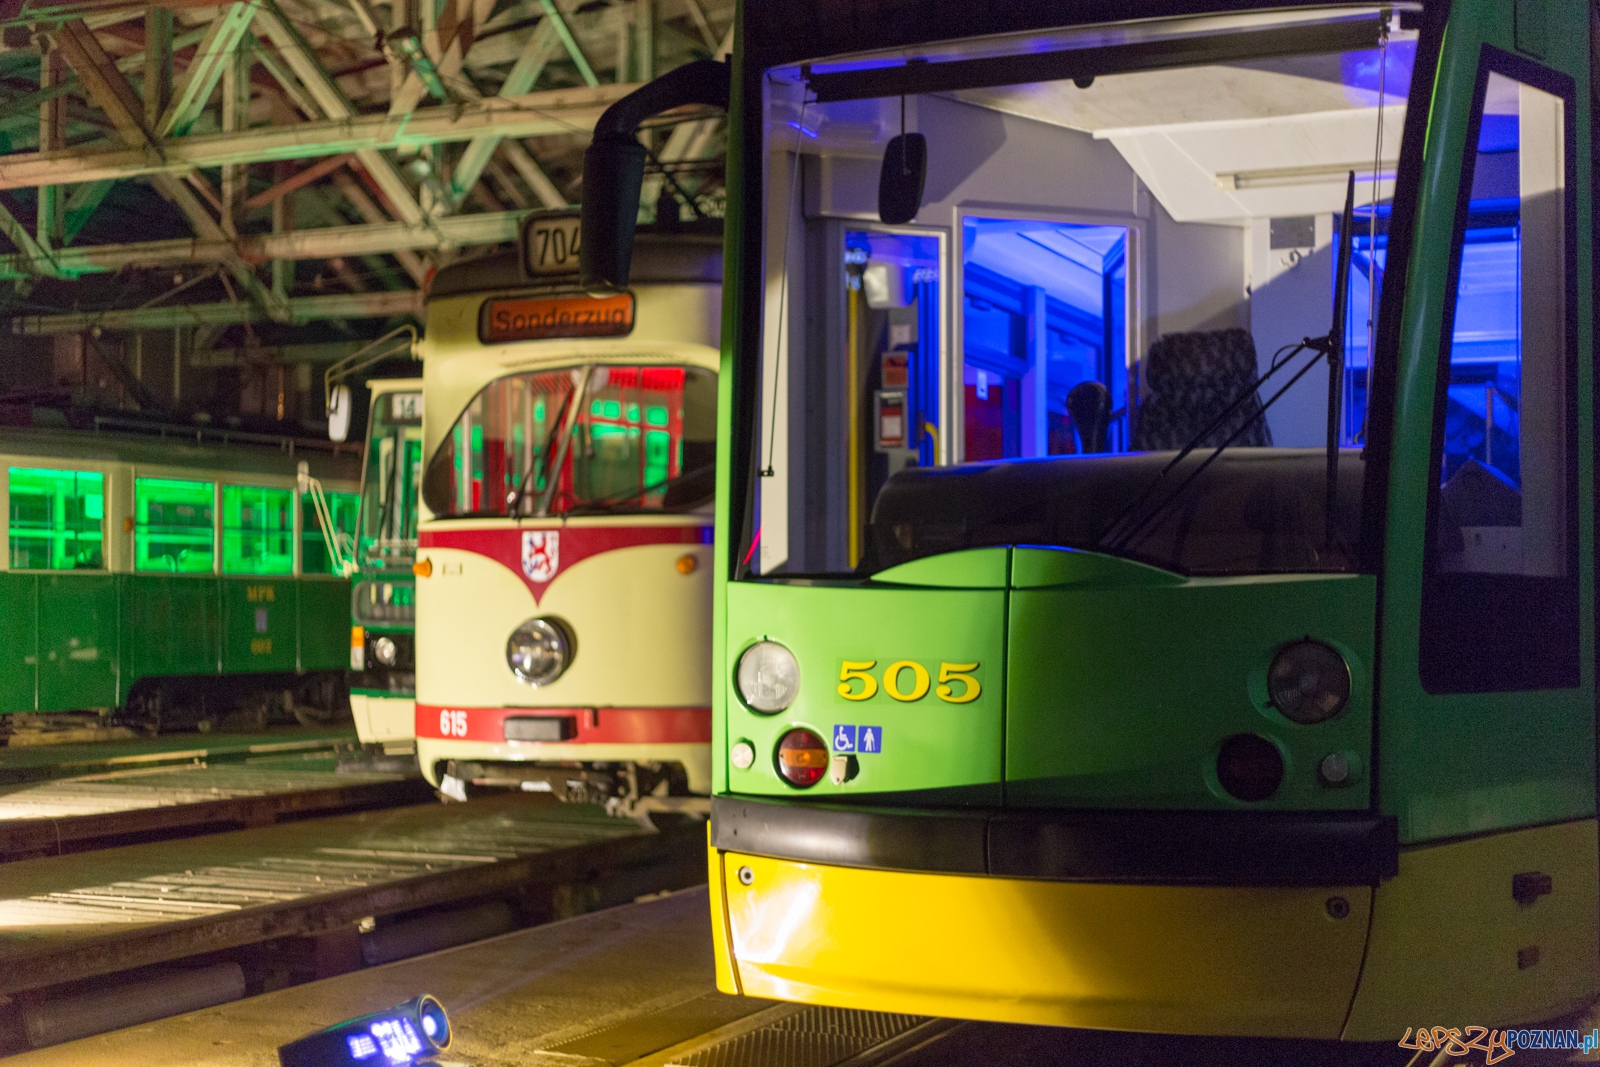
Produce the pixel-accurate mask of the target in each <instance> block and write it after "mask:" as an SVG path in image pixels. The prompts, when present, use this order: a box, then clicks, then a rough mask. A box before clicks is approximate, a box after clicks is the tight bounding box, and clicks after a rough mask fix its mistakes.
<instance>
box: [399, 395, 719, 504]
mask: <svg viewBox="0 0 1600 1067" xmlns="http://www.w3.org/2000/svg"><path fill="white" fill-rule="evenodd" d="M716 422H717V383H716V375H715V374H714V373H712V372H711V371H708V370H704V369H702V368H699V367H685V366H664V365H658V364H642V365H640V364H635V365H626V364H604V365H583V366H577V367H562V368H557V369H551V370H541V371H531V372H528V373H523V374H513V375H509V376H507V377H504V378H500V379H498V380H496V381H493V382H491V383H489V385H487V386H485V387H484V389H483V390H482V391H481V392H480V393H479V394H478V395H477V396H476V397H474V398H473V400H472V402H471V403H470V404H468V405H467V407H466V410H465V411H463V412H462V413H461V415H460V417H459V418H458V419H457V420H456V423H455V425H454V426H453V427H452V428H451V430H450V433H449V434H448V435H446V437H445V439H444V442H443V444H441V445H440V446H439V450H438V451H437V452H436V453H434V456H433V459H432V460H431V461H430V462H429V464H428V473H427V478H426V480H425V482H424V484H423V493H424V498H425V499H426V500H427V502H428V507H429V508H430V509H432V511H433V513H434V515H435V516H437V517H439V518H463V517H468V516H476V517H486V516H507V517H511V516H541V515H602V514H623V513H631V512H660V511H687V510H692V509H694V508H697V507H700V506H702V505H705V504H707V503H709V502H710V500H711V495H712V491H713V488H714V482H713V473H714V469H715V468H714V465H715V461H716Z"/></svg>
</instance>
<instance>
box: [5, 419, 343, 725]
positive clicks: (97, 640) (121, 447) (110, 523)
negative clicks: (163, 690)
mask: <svg viewBox="0 0 1600 1067" xmlns="http://www.w3.org/2000/svg"><path fill="white" fill-rule="evenodd" d="M311 463H312V465H313V469H314V470H317V471H319V472H320V476H321V477H323V478H324V479H329V480H334V479H337V480H338V481H339V482H342V483H346V485H348V484H349V483H353V482H354V480H355V479H354V474H355V471H354V469H353V468H354V463H353V462H351V461H348V460H340V459H336V460H335V461H334V462H329V461H328V458H327V457H326V456H324V455H320V454H313V455H312V456H311ZM0 466H3V467H10V468H27V469H45V470H50V469H64V470H77V471H85V470H88V471H100V472H102V473H103V474H104V475H105V483H106V484H105V490H104V492H105V498H104V499H105V501H106V504H105V508H104V515H103V517H102V536H103V537H104V539H105V541H106V542H107V545H108V550H107V551H106V553H105V555H104V556H103V557H101V558H99V559H98V562H99V563H101V566H99V567H96V568H82V569H75V570H20V569H17V570H5V571H0V714H5V713H12V712H25V711H73V710H85V709H95V708H111V707H117V706H121V705H123V704H126V703H127V701H128V699H129V696H130V694H132V693H133V692H134V691H135V689H136V687H137V686H138V685H139V683H140V682H141V681H145V680H152V679H184V678H227V677H233V676H248V675H274V674H276V675H281V674H305V673H310V672H339V671H342V670H343V668H344V667H345V665H346V663H347V661H348V630H347V628H346V627H347V623H346V620H347V618H348V612H349V603H350V583H349V582H348V581H345V580H343V579H340V578H337V577H335V576H333V575H324V574H301V575H296V574H273V575H249V574H218V573H199V574H185V573H171V572H160V571H154V572H152V571H140V570H134V569H133V567H134V562H135V553H134V550H133V542H134V536H133V533H132V530H131V527H132V525H133V522H132V516H133V513H134V500H133V493H132V487H133V485H134V484H135V479H139V478H166V479H177V480H188V481H201V482H208V483H212V484H220V485H223V486H229V485H239V486H247V487H248V486H256V485H274V486H276V487H277V488H279V489H280V490H281V489H282V488H283V487H284V486H292V485H293V479H294V466H293V461H292V460H291V459H290V457H289V455H288V454H287V453H286V452H280V451H278V450H277V449H271V450H261V449H246V448H240V447H237V446H234V447H226V446H225V447H214V446H203V445H202V446H196V445H192V444H188V443H174V442H169V441H160V440H150V439H145V438H125V437H120V436H112V435H109V434H93V435H89V434H69V433H55V432H37V431H34V432H30V431H7V432H6V434H5V435H3V436H0ZM4 473H5V472H4V470H0V475H4ZM0 484H6V483H4V482H0ZM341 488H345V486H344V485H341ZM308 510H309V509H308ZM7 518H8V527H7V530H8V531H9V519H10V514H9V513H8V516H7ZM125 518H126V519H127V522H128V525H127V527H124V519H125ZM306 521H313V520H309V519H307V520H306ZM213 532H214V533H215V527H214V526H213ZM306 532H307V533H311V534H314V533H316V530H315V528H314V527H308V528H307V531H306ZM8 537H9V534H8ZM310 562H311V561H310V560H309V558H308V563H310Z"/></svg>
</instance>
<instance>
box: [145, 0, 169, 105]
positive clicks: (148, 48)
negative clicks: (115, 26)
mask: <svg viewBox="0 0 1600 1067" xmlns="http://www.w3.org/2000/svg"><path fill="white" fill-rule="evenodd" d="M171 101H172V9H171V8H166V7H151V8H146V9H145V13H144V125H145V128H146V129H149V130H154V129H155V128H156V127H157V126H159V125H160V124H161V116H162V115H164V114H166V111H167V105H168V104H169V103H171Z"/></svg>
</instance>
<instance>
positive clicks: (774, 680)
mask: <svg viewBox="0 0 1600 1067" xmlns="http://www.w3.org/2000/svg"><path fill="white" fill-rule="evenodd" d="M736 680H737V682H738V686H739V696H740V698H742V699H743V700H744V702H745V703H746V704H748V705H749V706H750V708H751V710H753V711H759V712H763V713H765V714H767V715H771V714H774V713H776V712H780V711H782V710H783V709H785V708H787V707H788V706H789V705H790V704H793V703H794V698H795V697H796V696H797V695H798V694H799V692H800V664H799V663H797V662H795V658H794V653H793V652H790V651H789V650H788V649H787V648H784V647H783V646H782V645H780V644H778V643H777V642H776V641H761V642H759V643H757V644H754V645H751V646H750V647H749V648H747V649H745V650H744V655H742V656H740V657H739V670H738V674H737V678H736Z"/></svg>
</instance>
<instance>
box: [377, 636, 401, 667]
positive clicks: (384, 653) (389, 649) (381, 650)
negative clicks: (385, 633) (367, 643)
mask: <svg viewBox="0 0 1600 1067" xmlns="http://www.w3.org/2000/svg"><path fill="white" fill-rule="evenodd" d="M398 651H399V650H398V649H397V648H396V647H395V643H394V638H392V637H380V638H378V639H377V640H376V641H374V642H372V658H373V659H375V660H377V661H378V662H379V663H381V664H383V665H384V666H385V667H393V666H394V660H395V656H396V654H397V653H398Z"/></svg>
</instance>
